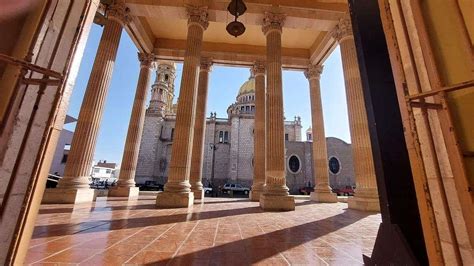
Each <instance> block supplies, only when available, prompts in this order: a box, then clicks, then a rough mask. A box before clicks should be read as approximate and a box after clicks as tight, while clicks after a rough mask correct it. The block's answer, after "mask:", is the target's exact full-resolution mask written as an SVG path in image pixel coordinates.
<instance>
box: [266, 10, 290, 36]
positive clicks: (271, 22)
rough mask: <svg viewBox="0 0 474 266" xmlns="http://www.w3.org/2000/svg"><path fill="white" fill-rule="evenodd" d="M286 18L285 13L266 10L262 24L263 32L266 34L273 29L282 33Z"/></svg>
mask: <svg viewBox="0 0 474 266" xmlns="http://www.w3.org/2000/svg"><path fill="white" fill-rule="evenodd" d="M285 18H286V16H285V15H284V14H279V13H270V12H265V16H264V18H263V26H262V31H263V33H264V34H265V35H267V34H268V33H270V32H272V31H278V32H280V33H281V31H282V27H283V24H284V22H285Z"/></svg>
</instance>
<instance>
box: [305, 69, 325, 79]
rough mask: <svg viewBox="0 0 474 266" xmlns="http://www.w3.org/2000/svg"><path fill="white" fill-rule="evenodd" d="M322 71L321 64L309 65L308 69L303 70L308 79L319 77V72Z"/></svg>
mask: <svg viewBox="0 0 474 266" xmlns="http://www.w3.org/2000/svg"><path fill="white" fill-rule="evenodd" d="M322 72H323V66H322V65H309V66H308V69H306V70H305V72H304V75H305V76H306V78H307V79H308V80H312V79H320V78H321V73H322Z"/></svg>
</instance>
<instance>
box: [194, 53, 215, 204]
mask: <svg viewBox="0 0 474 266" xmlns="http://www.w3.org/2000/svg"><path fill="white" fill-rule="evenodd" d="M211 67H212V61H211V60H209V59H208V58H202V59H201V67H200V70H199V83H198V92H197V99H196V119H195V122H194V137H193V152H192V157H191V174H190V181H191V191H192V192H193V193H194V199H203V198H204V190H203V189H202V165H203V159H204V137H205V132H206V105H207V92H208V84H209V72H210V71H211Z"/></svg>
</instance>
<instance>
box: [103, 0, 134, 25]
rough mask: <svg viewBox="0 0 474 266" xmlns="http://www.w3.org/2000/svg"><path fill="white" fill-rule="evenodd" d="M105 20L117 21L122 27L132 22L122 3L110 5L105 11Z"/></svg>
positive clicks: (127, 10)
mask: <svg viewBox="0 0 474 266" xmlns="http://www.w3.org/2000/svg"><path fill="white" fill-rule="evenodd" d="M107 18H108V19H111V20H115V21H117V22H118V23H120V24H122V26H124V27H125V26H126V25H127V24H129V23H130V22H131V21H132V18H131V17H130V9H128V7H126V6H125V4H122V3H118V4H113V5H111V6H110V7H109V8H108V9H107Z"/></svg>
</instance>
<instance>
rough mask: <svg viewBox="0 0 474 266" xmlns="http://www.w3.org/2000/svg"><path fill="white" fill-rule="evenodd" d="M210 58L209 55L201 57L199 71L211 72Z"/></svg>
mask: <svg viewBox="0 0 474 266" xmlns="http://www.w3.org/2000/svg"><path fill="white" fill-rule="evenodd" d="M212 64H213V62H212V59H211V58H209V57H201V65H200V71H205V72H211V70H212Z"/></svg>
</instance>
